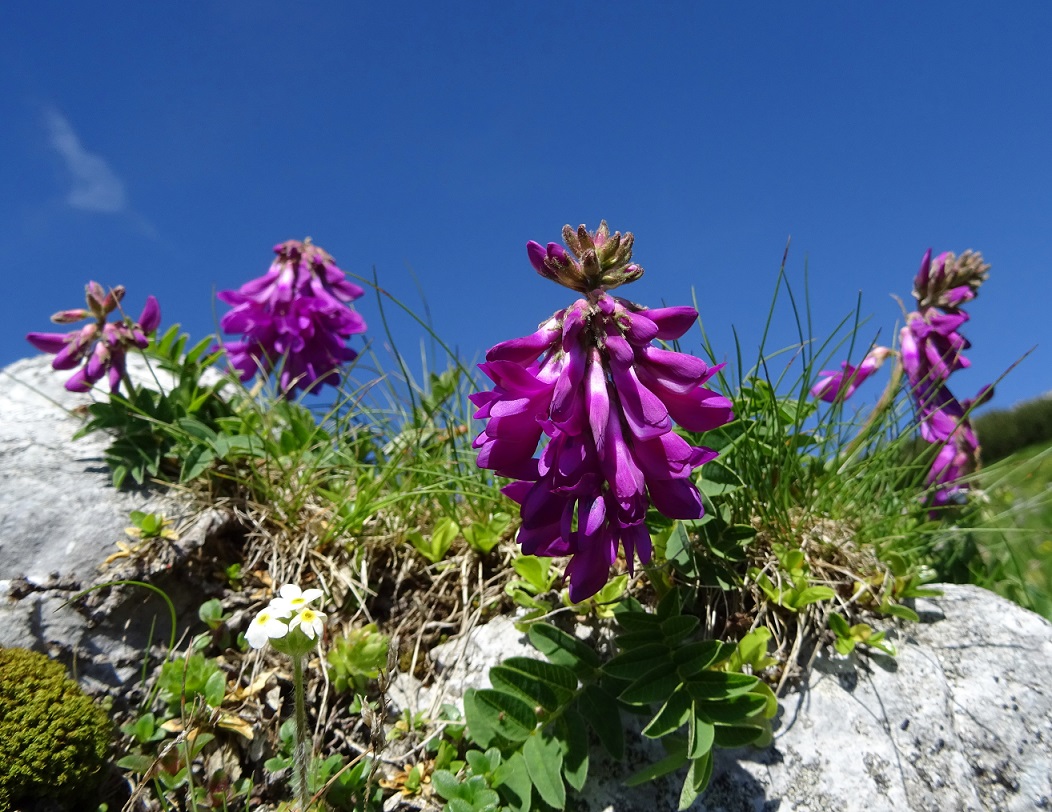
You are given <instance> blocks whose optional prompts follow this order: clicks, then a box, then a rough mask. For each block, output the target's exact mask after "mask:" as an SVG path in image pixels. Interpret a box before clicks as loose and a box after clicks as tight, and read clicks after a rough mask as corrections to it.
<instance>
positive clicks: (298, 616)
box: [245, 584, 325, 648]
mask: <svg viewBox="0 0 1052 812" xmlns="http://www.w3.org/2000/svg"><path fill="white" fill-rule="evenodd" d="M321 596H322V591H321V590H320V589H307V590H301V589H300V588H299V587H298V586H296V585H295V584H285V586H283V587H282V588H281V589H279V590H278V597H276V598H274V599H272V600H271V602H270V604H269V605H268V606H267V607H266V608H265V609H263V610H262V611H261V612H260V613H259V614H257V615H256V617H255V619H254V620H253V621H252V623H251V624H250V625H249V627H248V631H247V632H245V639H246V640H248V644H249V645H250V646H252V648H263V646H265V645H266V644H267V641H268V640H279V639H281V638H283V637H285V635H287V634H288V633H289V632H291V631H294V630H295V629H299V630H300V631H301V632H303V634H305V635H306V636H307V637H309V638H310V639H311V640H314V639H315V637H318V636H320V635H321V633H322V628H323V625H322V621H324V620H325V613H324V612H319V611H318V610H316V609H312V608H311V606H310V604H311V603H313V602H314V601H316V600H317V599H318V598H320V597H321Z"/></svg>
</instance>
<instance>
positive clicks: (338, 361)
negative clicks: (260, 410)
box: [216, 239, 365, 398]
mask: <svg viewBox="0 0 1052 812" xmlns="http://www.w3.org/2000/svg"><path fill="white" fill-rule="evenodd" d="M274 253H276V254H277V255H278V258H277V259H275V260H274V262H273V263H272V264H271V266H270V269H269V270H268V271H267V273H265V274H264V275H263V276H261V277H259V278H258V279H253V280H252V281H251V282H246V283H245V284H244V285H242V286H241V287H240V288H239V289H238V290H224V291H220V292H219V293H218V294H216V295H217V296H218V297H219V299H221V300H222V301H224V302H226V303H227V304H230V305H233V309H232V310H231V311H230V312H229V313H227V314H226V315H225V316H223V318H222V320H221V321H220V323H219V324H220V327H222V329H223V332H225V333H240V334H241V335H242V338H241V340H240V341H231V342H227V343H225V344H224V346H225V348H226V351H227V354H228V356H229V358H230V363H231V365H232V366H233V367H234V368H235V369H236V370H238V372H239V373H240V375H241V380H242V381H247V380H248V379H249V378H251V377H252V376H253V375H255V374H256V373H257V372H260V371H262V372H263V374H270V373H271V372H273V371H274V370H275V369H277V368H280V370H281V376H280V380H279V382H280V386H281V391H282V394H283V395H284V396H285V397H287V398H292V397H293V396H294V395H295V393H296V390H297V389H302V390H303V391H304V392H317V391H318V390H319V389H320V388H321V387H322V386H324V385H325V384H332V385H335V384H337V383H338V382H339V379H340V375H339V368H340V367H341V366H342V365H343V364H345V363H348V362H350V361H353V360H354V359H355V358H357V357H358V354H357V353H356V352H355V351H354V350H352V349H350V348H349V347H348V346H346V343H345V342H346V340H347V339H348V338H350V337H351V336H352V335H356V334H358V333H363V332H365V321H364V319H362V317H361V316H359V315H358V314H357V313H356V312H355V311H354V310H352V309H351V308H350V307H349V306H348V305H349V303H350V302H352V301H354V300H355V299H357V298H359V297H360V296H361V295H362V294H363V291H362V289H361V288H360V287H358V286H357V285H355V284H353V283H352V282H350V281H349V280H348V279H347V278H346V275H345V274H344V272H343V271H342V270H340V269H339V268H338V267H337V266H336V261H335V260H334V259H333V258H332V256H330V255H329V254H328V253H327V252H326V251H324V250H322V249H321V248H319V247H318V246H316V245H313V244H312V243H311V241H310V240H309V239H308V240H305V241H303V242H300V241H299V240H289V241H287V242H284V243H281V244H279V245H276V246H274Z"/></svg>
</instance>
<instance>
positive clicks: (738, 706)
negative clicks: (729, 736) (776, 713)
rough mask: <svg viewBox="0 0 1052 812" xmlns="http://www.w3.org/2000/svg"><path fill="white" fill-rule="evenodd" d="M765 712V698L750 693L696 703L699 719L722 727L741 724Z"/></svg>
mask: <svg viewBox="0 0 1052 812" xmlns="http://www.w3.org/2000/svg"><path fill="white" fill-rule="evenodd" d="M766 710H767V697H766V696H762V695H760V694H752V693H750V694H744V695H743V696H736V697H733V698H732V699H723V700H720V701H719V702H698V715H699V716H701V718H703V719H705V720H706V721H708V722H717V723H719V724H724V725H733V724H737V723H738V722H743V721H745V720H746V719H750V718H752V717H754V716H757V715H758V714H762V713H763V712H764V711H766Z"/></svg>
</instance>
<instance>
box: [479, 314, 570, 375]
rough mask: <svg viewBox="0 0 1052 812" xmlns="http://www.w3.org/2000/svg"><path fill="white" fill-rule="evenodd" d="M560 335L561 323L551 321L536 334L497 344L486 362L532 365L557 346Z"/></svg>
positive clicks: (543, 325)
mask: <svg viewBox="0 0 1052 812" xmlns="http://www.w3.org/2000/svg"><path fill="white" fill-rule="evenodd" d="M560 335H561V332H560V329H559V323H558V322H557V321H556V320H555V319H550V320H549V321H547V322H545V323H544V324H542V325H541V327H540V329H538V330H537V332H535V333H531V334H530V335H528V336H524V337H522V338H513V339H510V340H509V341H502V342H500V343H499V344H495V345H494V346H493V347H491V348H490V350H489V352H487V353H486V360H487V361H513V362H514V363H516V364H532V363H533V362H534V361H536V360H537V359H538V358H539V357H540V356H541V354H542V353H543V352H545V351H546V350H549V349H551V348H552V347H553V346H554V345H555V343H556V342H557V341H558V340H559V336H560Z"/></svg>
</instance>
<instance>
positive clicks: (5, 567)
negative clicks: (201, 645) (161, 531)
mask: <svg viewBox="0 0 1052 812" xmlns="http://www.w3.org/2000/svg"><path fill="white" fill-rule="evenodd" d="M50 361H51V358H50V356H43V355H42V356H37V357H35V358H28V359H25V360H23V361H18V362H16V363H14V364H11V365H10V366H8V367H6V368H4V369H3V370H0V646H8V647H11V646H21V647H26V648H34V649H36V650H38V651H43V652H46V653H48V654H50V655H51V656H54V657H58V658H60V659H62V660H64V661H65V662H67V663H68V664H70V665H71V666H72V667H73V670H74V672H75V673H77V674H80V675H82V676H83V677H84V678H85V679H84V681H85V683H86V685H87V686H88V687H92V684H93V683H96V684H99V685H100V686H101V685H105V686H109V687H115V686H119V685H121V684H122V683H123V682H124V681H126V680H129V679H132V678H133V677H134V676H135V674H136V671H137V669H138V667H139V666H140V665H141V662H142V656H143V654H142V652H143V647H144V646H146V645H148V643H149V624H150V623H151V622H152V621H153V619H154V618H155V617H156V619H157V621H158V626H157V628H156V629H155V631H154V634H155V636H156V635H157V634H165V633H166V630H167V627H168V626H169V625H170V624H169V623H168V620H167V618H168V614H167V610H165V609H163V607H162V606H161V605H160V604H159V602H158V600H157V599H156V597H155V596H151V595H150V593H146V592H140V593H137V594H136V595H135V596H134V597H131V596H128V597H127V599H126V600H125V601H123V603H122V605H121V606H119V607H117V606H114V607H112V613H111V614H110V615H108V616H107V617H106V618H104V621H105V622H103V623H101V624H99V623H97V622H96V621H95V619H94V618H92V617H89V616H88V615H87V614H86V613H84V612H82V611H78V610H77V609H76V608H75V607H73V606H72V605H69V604H68V603H67V601H68V600H70V599H71V598H72V597H73V596H74V595H75V594H76V593H77V592H79V591H80V590H82V589H86V588H88V587H90V586H92V585H94V584H96V583H101V582H103V581H105V580H107V579H108V578H113V577H116V576H115V575H114V574H113V573H112V571H109V572H103V571H100V565H101V564H102V562H103V561H105V559H106V557H107V556H109V555H110V554H111V553H114V552H116V551H117V547H116V542H118V541H127V540H128V539H127V536H126V535H125V532H124V528H125V527H127V526H128V525H129V524H130V522H129V519H128V514H129V513H130V512H131V511H133V510H142V511H145V512H148V513H149V512H163V513H164V514H165V515H166V516H167V517H169V518H171V519H173V521H175V522H177V523H178V522H180V521H183V520H186V519H189V518H190V517H191V515H192V514H191V512H190V511H189V509H188V508H187V507H186V506H185V505H183V504H181V503H180V502H179V501H177V500H175V499H172V498H171V497H170V496H167V495H165V494H163V493H162V492H159V491H151V490H144V489H137V490H134V489H133V490H127V489H125V490H121V491H118V490H115V489H114V488H113V487H112V485H111V475H110V472H109V469H108V468H107V466H106V463H105V461H104V460H103V451H104V449H105V448H106V446H107V444H108V442H109V439H108V438H107V437H106V436H105V435H102V434H97V433H96V434H91V435H88V436H86V437H82V438H80V439H78V440H73V439H72V437H73V435H74V434H75V433H76V432H77V431H78V430H79V429H80V428H81V426H83V424H84V419H83V417H82V416H81V415H78V414H77V413H76V410H77V409H81V408H82V407H84V406H86V405H87V404H89V403H90V402H91V399H92V395H91V394H76V393H73V392H68V391H66V389H65V388H64V386H63V384H64V383H65V381H66V379H67V378H68V377H69V376H70V375H71V374H72V372H57V371H55V370H53V369H51V366H50ZM129 371H130V372H131V374H132V375H133V377H135V378H136V379H138V380H143V381H147V380H152V379H153V376H152V374H150V373H148V372H147V371H146V369H145V366H144V364H143V362H142V361H141V359H139V358H137V357H129ZM159 377H160V378H161V383H162V385H163V384H164V383H165V378H164V375H163V374H161V375H159ZM220 521H221V517H219V516H217V515H205V516H203V517H198V519H197V521H196V522H195V524H194V526H193V527H189V528H186V530H185V531H184V534H183V535H184V542H183V545H182V546H183V547H184V549H186V548H188V547H189V546H192V545H193V544H198V543H201V541H202V540H203V538H204V537H205V535H206V534H207V533H208V532H210V531H211V530H212V529H214V527H215V526H216V525H217V524H218V523H219V522H220Z"/></svg>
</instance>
